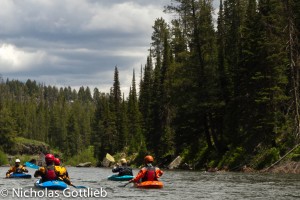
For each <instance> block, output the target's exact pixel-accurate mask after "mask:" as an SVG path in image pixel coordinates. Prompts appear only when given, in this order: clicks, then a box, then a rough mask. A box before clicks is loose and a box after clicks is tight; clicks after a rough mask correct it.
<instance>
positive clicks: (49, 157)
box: [45, 153, 55, 163]
mask: <svg viewBox="0 0 300 200" xmlns="http://www.w3.org/2000/svg"><path fill="white" fill-rule="evenodd" d="M54 158H55V157H54V155H52V154H50V153H49V154H47V155H46V156H45V161H46V163H51V162H53V161H54Z"/></svg>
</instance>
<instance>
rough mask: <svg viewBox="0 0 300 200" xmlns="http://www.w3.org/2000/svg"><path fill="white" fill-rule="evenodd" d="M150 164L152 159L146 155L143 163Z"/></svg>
mask: <svg viewBox="0 0 300 200" xmlns="http://www.w3.org/2000/svg"><path fill="white" fill-rule="evenodd" d="M150 162H153V157H152V156H150V155H148V156H146V157H145V163H150Z"/></svg>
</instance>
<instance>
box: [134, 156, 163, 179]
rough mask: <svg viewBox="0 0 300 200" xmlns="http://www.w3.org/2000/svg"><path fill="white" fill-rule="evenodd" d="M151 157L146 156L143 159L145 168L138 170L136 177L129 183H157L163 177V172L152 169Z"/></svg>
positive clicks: (155, 168) (156, 168)
mask: <svg viewBox="0 0 300 200" xmlns="http://www.w3.org/2000/svg"><path fill="white" fill-rule="evenodd" d="M153 160H154V159H153V157H152V156H150V155H148V156H146V157H145V158H144V161H145V166H144V167H143V168H142V169H141V170H140V172H139V173H138V174H137V175H136V177H135V178H133V179H131V180H130V181H129V183H131V182H135V183H137V182H144V181H157V180H158V178H160V177H161V176H162V175H163V173H164V172H163V171H161V170H160V169H159V168H158V167H154V166H153V165H152V163H153Z"/></svg>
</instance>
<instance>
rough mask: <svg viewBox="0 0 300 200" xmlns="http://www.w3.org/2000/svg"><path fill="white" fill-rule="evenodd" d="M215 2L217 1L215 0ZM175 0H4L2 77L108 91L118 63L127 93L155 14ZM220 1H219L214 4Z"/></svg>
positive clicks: (147, 43) (147, 44)
mask: <svg viewBox="0 0 300 200" xmlns="http://www.w3.org/2000/svg"><path fill="white" fill-rule="evenodd" d="M214 1H217V0H214ZM170 3H171V0H131V1H130V0H22V1H19V0H0V5H1V12H0V76H2V78H4V80H6V79H7V78H8V79H10V80H12V79H15V80H20V81H26V80H27V79H31V80H36V81H37V82H39V83H44V84H45V85H52V86H57V87H67V86H71V87H72V88H74V89H78V88H79V87H81V86H84V87H86V86H89V87H90V89H91V90H93V89H94V88H95V87H97V88H98V89H99V90H100V91H101V92H109V88H110V87H111V86H112V84H113V75H114V67H115V66H117V67H118V70H119V78H120V83H121V90H122V92H124V93H125V95H126V96H127V94H128V91H129V87H130V84H131V80H132V71H133V69H135V71H136V78H137V79H139V76H140V67H141V65H142V66H144V64H145V62H146V58H147V55H148V49H149V47H150V43H151V34H152V32H153V29H152V26H153V24H154V21H155V19H157V18H160V17H163V18H164V19H166V20H168V18H169V17H170V16H169V15H167V14H165V13H163V7H164V6H165V5H168V4H170ZM216 3H217V2H215V4H216Z"/></svg>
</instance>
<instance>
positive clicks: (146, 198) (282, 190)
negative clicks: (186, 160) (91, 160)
mask: <svg viewBox="0 0 300 200" xmlns="http://www.w3.org/2000/svg"><path fill="white" fill-rule="evenodd" d="M7 170H8V168H6V167H0V173H1V174H2V175H3V177H5V172H6V171H7ZM68 171H69V174H70V177H71V179H72V182H73V184H74V185H82V186H86V187H88V188H90V193H88V194H87V193H83V192H82V189H75V188H74V187H71V188H70V189H69V193H68V194H67V195H66V194H65V193H63V192H62V191H59V192H58V191H56V192H58V193H57V194H56V195H57V196H56V197H52V196H51V194H50V195H49V194H48V193H49V191H47V192H48V193H47V194H48V197H46V195H47V194H45V193H39V194H36V193H37V192H44V191H41V190H38V189H36V188H34V186H33V184H34V182H35V180H37V179H36V178H31V179H5V178H2V179H0V195H6V193H5V192H7V191H8V196H6V197H3V196H2V197H1V196H0V199H7V200H10V199H75V198H76V199H141V200H156V199H162V200H177V199H178V200H181V199H182V200H190V199H195V200H196V199H209V200H210V199H211V200H223V199H228V200H234V199H239V200H242V199H263V200H266V199H272V200H273V199H284V200H288V199H299V198H300V175H298V174H297V175H294V174H261V173H231V172H215V173H206V172H196V171H170V170H166V171H165V173H164V175H163V176H162V177H161V179H160V180H161V181H162V182H163V183H164V188H163V189H138V188H134V187H133V186H132V185H127V186H126V187H119V186H122V185H124V184H125V183H126V182H117V181H109V180H107V177H108V176H109V175H111V174H112V173H111V169H109V168H76V167H69V168H68ZM137 172H138V169H134V174H135V175H136V174H137ZM29 173H30V174H33V173H34V169H30V168H29ZM16 191H21V192H19V193H16ZM95 191H97V192H98V193H97V195H94V194H96V193H94V192H95ZM34 192H35V193H34ZM52 192H53V191H52ZM101 192H102V197H101V195H100V193H101ZM17 194H19V197H18V196H17ZM20 195H23V197H21V196H20ZM28 195H31V197H30V198H29V197H28ZM34 195H35V196H34ZM80 195H81V196H80ZM93 195H94V197H92V196H93ZM53 196H54V195H53ZM69 196H71V197H69ZM95 196H97V197H95ZM104 196H105V197H104ZM34 197H36V198H34ZM39 197H42V198H39Z"/></svg>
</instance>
